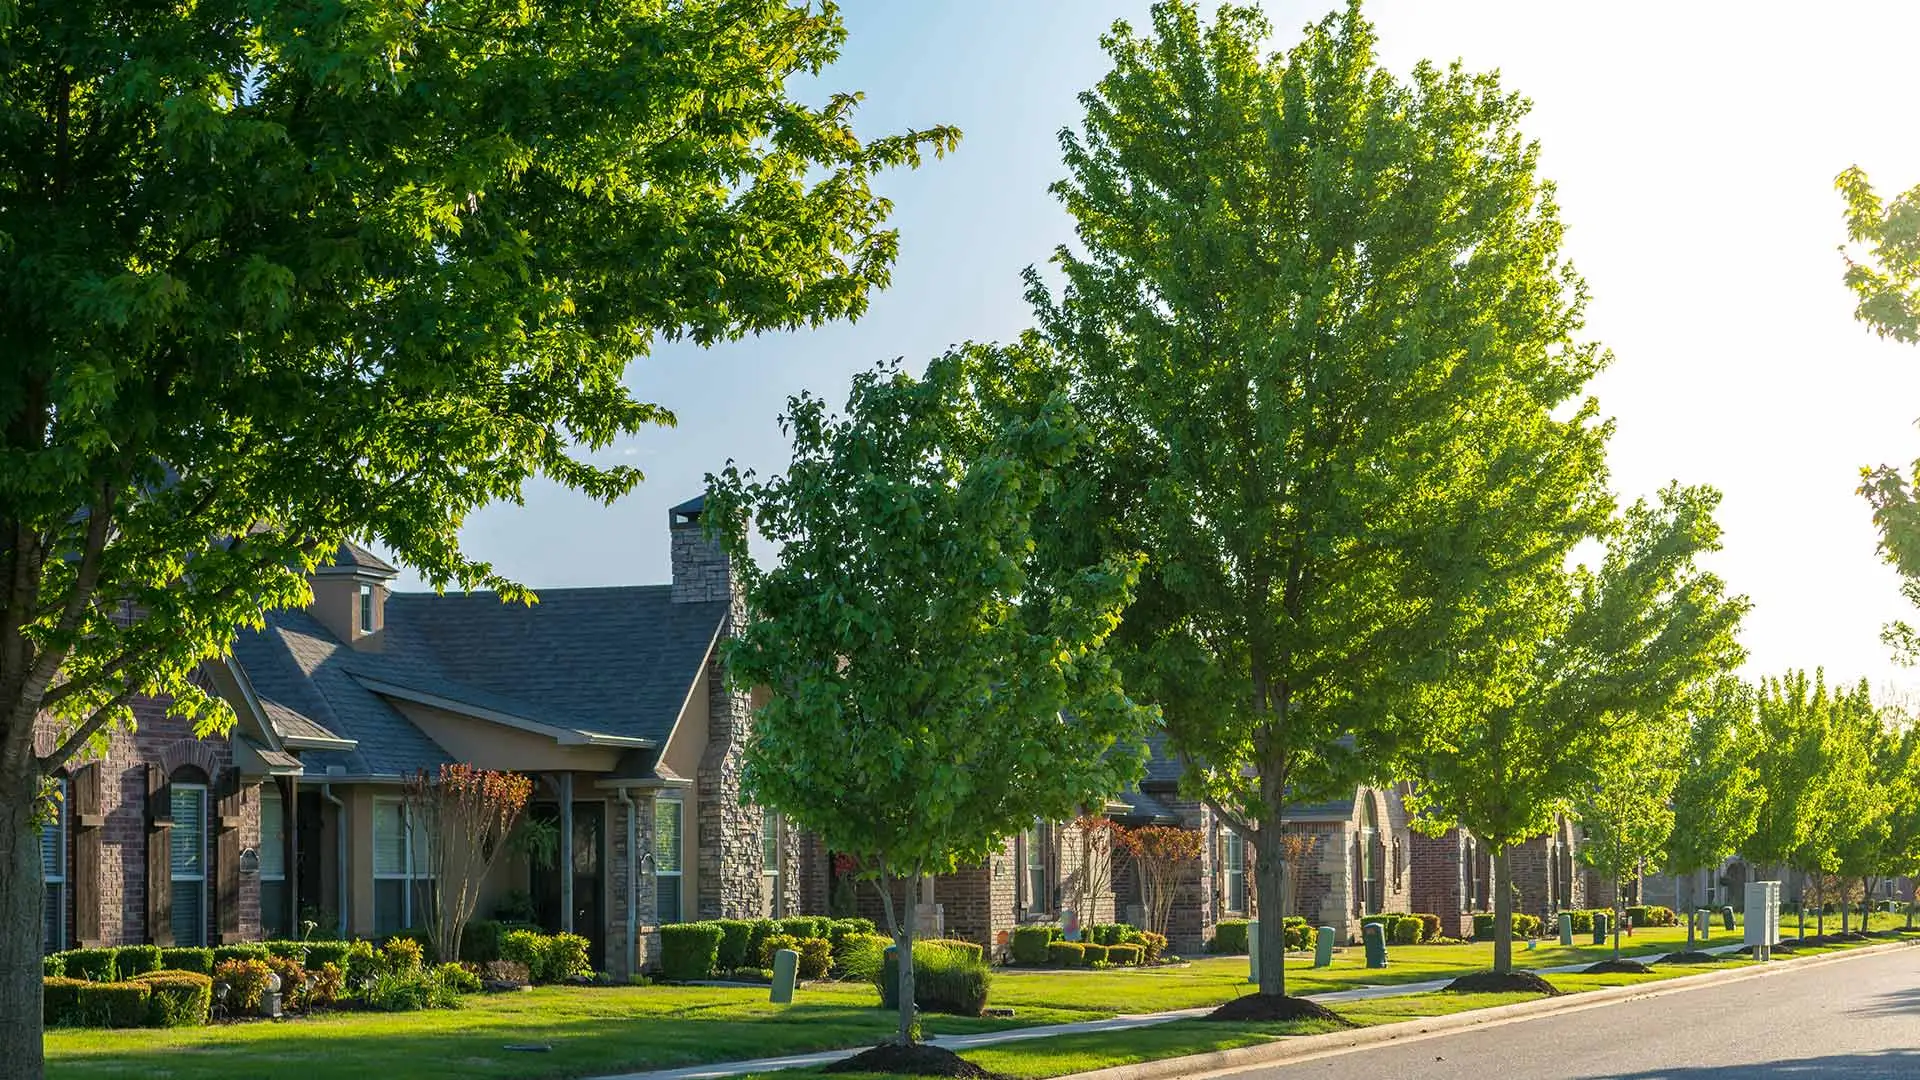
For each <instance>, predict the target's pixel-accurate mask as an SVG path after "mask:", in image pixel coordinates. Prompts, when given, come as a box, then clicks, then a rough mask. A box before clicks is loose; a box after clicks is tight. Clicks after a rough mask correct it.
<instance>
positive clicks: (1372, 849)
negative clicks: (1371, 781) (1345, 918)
mask: <svg viewBox="0 0 1920 1080" xmlns="http://www.w3.org/2000/svg"><path fill="white" fill-rule="evenodd" d="M1360 804H1361V813H1360V843H1359V855H1360V881H1359V886H1360V897H1361V901H1360V902H1361V904H1362V905H1363V907H1364V908H1365V910H1364V911H1362V912H1361V913H1362V914H1373V913H1375V912H1378V911H1379V910H1380V908H1381V907H1383V906H1385V905H1383V904H1382V903H1381V896H1380V892H1379V889H1380V850H1379V848H1380V815H1379V813H1378V812H1377V811H1376V810H1375V808H1374V805H1373V792H1371V791H1362V792H1361V794H1360Z"/></svg>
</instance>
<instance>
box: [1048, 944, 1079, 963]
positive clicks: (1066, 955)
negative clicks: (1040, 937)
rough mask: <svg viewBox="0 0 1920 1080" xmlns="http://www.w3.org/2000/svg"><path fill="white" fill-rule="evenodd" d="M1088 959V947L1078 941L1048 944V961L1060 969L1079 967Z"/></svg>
mask: <svg viewBox="0 0 1920 1080" xmlns="http://www.w3.org/2000/svg"><path fill="white" fill-rule="evenodd" d="M1086 958H1087V947H1086V946H1085V945H1082V944H1080V943H1079V942H1077V941H1049V942H1047V960H1048V962H1049V963H1052V964H1054V965H1056V966H1058V967H1079V966H1080V965H1081V964H1083V963H1085V962H1086Z"/></svg>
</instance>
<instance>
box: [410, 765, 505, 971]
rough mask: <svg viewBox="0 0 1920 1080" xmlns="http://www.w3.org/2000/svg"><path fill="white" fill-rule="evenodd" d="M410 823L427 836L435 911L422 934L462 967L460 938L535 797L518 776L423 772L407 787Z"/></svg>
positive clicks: (448, 769)
mask: <svg viewBox="0 0 1920 1080" xmlns="http://www.w3.org/2000/svg"><path fill="white" fill-rule="evenodd" d="M405 790H406V803H407V822H408V825H409V827H410V828H411V829H416V830H419V831H420V832H421V833H422V834H424V836H425V848H426V855H427V857H426V864H427V870H428V873H429V874H430V875H431V876H432V878H433V880H434V883H435V888H434V900H433V903H431V904H428V905H426V911H425V913H424V914H425V926H426V931H427V936H428V938H429V939H431V941H432V943H433V951H434V954H435V955H436V956H439V957H442V958H445V959H449V960H451V959H457V958H458V957H459V956H460V937H461V935H462V934H463V933H464V932H465V931H466V928H467V923H468V922H469V921H471V920H472V919H473V914H474V909H475V907H476V906H477V905H478V904H479V902H480V886H481V884H482V883H483V882H484V881H485V880H486V878H487V875H488V874H489V873H490V872H491V871H492V870H493V867H494V864H495V863H497V862H499V860H500V856H501V854H502V853H503V852H504V851H505V850H506V848H507V841H508V839H509V838H510V837H511V836H512V835H513V831H514V826H515V825H517V824H518V823H519V821H520V814H521V812H522V811H523V810H525V809H526V806H527V798H528V797H529V796H531V795H532V794H533V781H532V780H531V779H530V778H528V777H526V776H522V775H521V774H519V773H511V772H499V771H495V770H492V769H477V768H475V767H473V766H472V765H468V764H465V763H461V762H454V763H451V764H444V765H441V766H440V769H439V772H438V773H437V774H431V775H430V774H429V773H427V771H426V770H424V769H422V770H420V771H419V772H418V773H416V774H414V775H413V776H412V777H410V778H409V779H408V780H407V784H406V789H405Z"/></svg>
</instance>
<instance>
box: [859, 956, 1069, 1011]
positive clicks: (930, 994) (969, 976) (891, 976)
mask: <svg viewBox="0 0 1920 1080" xmlns="http://www.w3.org/2000/svg"><path fill="white" fill-rule="evenodd" d="M1076 947H1077V946H1076ZM992 980H993V974H992V972H991V971H990V970H989V969H988V967H987V962H986V961H985V960H981V959H976V958H975V957H973V956H972V955H971V954H969V953H967V952H964V951H962V950H959V949H950V948H946V947H944V946H940V945H935V944H933V943H932V942H928V943H927V944H926V947H925V948H922V947H921V946H920V945H918V944H916V945H915V946H914V949H913V1003H914V1005H916V1006H917V1007H918V1008H919V1009H920V1011H922V1012H939V1013H952V1014H954V1015H957V1016H979V1015H980V1014H982V1013H984V1012H985V1011H986V1009H987V989H988V987H989V986H990V985H991V984H992ZM874 984H875V985H876V986H877V987H878V989H879V991H880V1004H881V1006H882V1007H884V1008H888V1009H897V1008H899V1007H900V981H899V978H898V967H897V963H896V960H895V953H894V952H893V950H891V949H889V950H887V952H886V954H885V957H884V959H883V960H882V961H881V965H880V970H879V972H878V973H877V974H876V975H875V977H874Z"/></svg>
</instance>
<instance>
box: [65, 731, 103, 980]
mask: <svg viewBox="0 0 1920 1080" xmlns="http://www.w3.org/2000/svg"><path fill="white" fill-rule="evenodd" d="M67 792H68V798H70V799H71V800H72V801H73V813H72V815H71V816H69V817H68V818H67V820H68V822H70V823H71V826H72V827H71V828H70V829H69V833H70V834H71V835H72V837H73V861H72V862H71V863H70V864H69V865H68V868H67V880H68V881H69V882H71V884H70V885H68V888H70V889H72V890H73V938H74V940H75V941H76V942H78V943H79V944H80V945H81V946H82V947H84V948H98V947H99V946H100V944H101V939H100V858H101V855H100V840H101V834H102V833H104V832H105V831H106V830H105V829H104V828H103V827H102V826H103V825H104V824H105V818H104V817H103V815H102V814H101V813H100V766H98V765H95V764H87V765H82V766H80V767H79V768H77V769H75V770H73V772H72V773H70V774H69V778H68V781H67Z"/></svg>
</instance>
